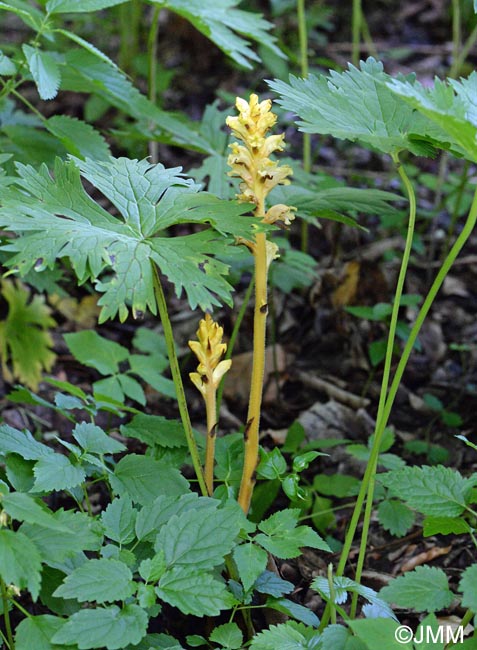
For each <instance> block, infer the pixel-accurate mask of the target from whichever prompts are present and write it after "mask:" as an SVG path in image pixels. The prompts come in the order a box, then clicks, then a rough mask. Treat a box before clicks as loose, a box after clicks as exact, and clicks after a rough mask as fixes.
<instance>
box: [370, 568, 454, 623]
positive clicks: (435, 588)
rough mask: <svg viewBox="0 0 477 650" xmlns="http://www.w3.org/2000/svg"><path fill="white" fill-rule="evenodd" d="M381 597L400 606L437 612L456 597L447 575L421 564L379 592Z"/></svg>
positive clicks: (440, 570)
mask: <svg viewBox="0 0 477 650" xmlns="http://www.w3.org/2000/svg"><path fill="white" fill-rule="evenodd" d="M379 595H380V597H381V598H383V599H384V600H385V601H387V602H388V603H395V604H396V605H398V606H399V607H413V608H414V609H416V610H417V611H418V612H435V611H436V610H438V609H444V607H448V606H449V605H450V604H451V602H452V600H453V599H454V594H453V593H452V592H451V591H450V589H449V584H448V582H447V576H446V574H445V573H444V571H442V569H438V568H437V567H430V566H420V567H417V569H414V571H409V572H408V573H405V574H404V575H403V576H400V577H399V578H395V579H394V580H392V581H391V583H390V584H389V585H386V587H383V588H382V589H381V591H380V592H379Z"/></svg>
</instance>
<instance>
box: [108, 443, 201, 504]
mask: <svg viewBox="0 0 477 650" xmlns="http://www.w3.org/2000/svg"><path fill="white" fill-rule="evenodd" d="M110 481H111V487H112V488H113V490H114V492H116V494H118V495H119V496H129V497H130V498H131V499H132V500H133V501H134V502H136V503H140V504H141V505H147V504H150V503H152V502H153V501H154V499H156V498H157V497H158V496H161V495H168V496H179V495H181V494H185V492H187V490H188V488H189V482H188V481H187V480H186V479H185V478H184V477H183V476H182V474H181V473H180V472H179V470H178V469H175V468H174V467H168V466H167V464H166V463H163V462H160V461H157V460H154V459H153V458H150V457H149V456H139V455H138V454H129V455H128V456H124V458H122V459H121V460H120V461H119V463H118V464H117V465H116V468H115V470H114V475H112V476H111V477H110Z"/></svg>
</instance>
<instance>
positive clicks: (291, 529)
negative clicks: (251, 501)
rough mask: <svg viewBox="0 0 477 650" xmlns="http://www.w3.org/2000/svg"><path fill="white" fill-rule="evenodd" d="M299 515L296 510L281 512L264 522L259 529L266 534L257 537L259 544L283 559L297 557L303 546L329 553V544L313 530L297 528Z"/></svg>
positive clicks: (305, 527) (304, 527) (306, 527)
mask: <svg viewBox="0 0 477 650" xmlns="http://www.w3.org/2000/svg"><path fill="white" fill-rule="evenodd" d="M299 513H300V511H299V510H298V509H296V508H295V509H288V510H281V511H280V512H276V513H275V514H273V515H272V516H271V517H269V518H268V519H266V520H265V521H262V522H261V523H260V524H259V526H258V528H259V530H261V531H262V533H265V534H259V535H257V536H256V537H255V541H256V542H257V544H260V546H263V548H264V549H265V550H267V551H268V552H269V553H272V555H276V556H277V557H279V558H282V559H288V558H293V557H297V556H298V555H300V554H301V548H302V547H303V546H309V547H311V548H318V549H320V550H322V551H329V550H330V547H329V546H328V544H327V543H326V542H325V541H324V540H323V539H322V538H321V537H320V536H319V535H318V533H317V532H315V531H314V530H313V529H312V528H310V527H309V526H298V527H296V523H297V521H298V517H299Z"/></svg>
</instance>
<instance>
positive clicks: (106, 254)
mask: <svg viewBox="0 0 477 650" xmlns="http://www.w3.org/2000/svg"><path fill="white" fill-rule="evenodd" d="M75 163H76V165H78V167H76V165H75ZM79 169H80V170H81V172H82V174H83V176H84V177H85V178H86V179H87V180H89V181H90V182H91V183H92V184H93V185H95V186H96V187H97V188H98V189H99V190H100V191H101V192H102V193H103V194H104V195H105V196H106V197H107V198H108V199H110V201H111V202H112V203H113V204H114V205H115V206H116V207H117V209H118V211H119V212H120V216H119V217H118V218H116V217H113V216H111V215H110V214H108V213H107V212H106V211H105V210H104V209H103V208H101V207H100V206H99V205H98V204H97V203H95V202H93V201H92V200H91V199H90V197H89V196H88V195H87V194H86V192H85V190H84V188H83V186H82V184H81V180H80V174H79ZM18 171H19V179H18V181H17V182H18V184H19V185H20V186H21V187H22V188H23V191H21V190H19V189H18V188H17V189H16V190H14V189H13V186H12V187H11V188H7V190H6V191H5V195H4V197H2V201H3V205H4V207H3V209H2V213H1V214H0V223H1V224H2V225H4V226H5V228H6V229H8V230H14V231H15V232H18V233H23V236H22V237H20V238H18V239H16V240H10V241H9V243H8V244H7V245H6V246H4V248H5V249H6V250H9V251H12V252H17V255H13V256H12V257H11V258H10V259H9V261H8V264H9V265H16V266H17V267H18V270H19V272H20V273H22V274H25V273H27V272H28V271H29V270H30V269H31V268H32V267H33V266H35V265H36V268H39V266H38V265H39V264H41V265H42V266H43V267H44V268H52V267H54V265H55V261H56V259H57V258H58V257H69V258H70V260H71V263H72V265H73V268H74V270H75V272H76V274H77V275H78V278H79V279H80V281H85V280H86V279H88V278H91V279H92V280H94V281H96V283H97V284H96V287H97V289H98V290H99V291H100V292H102V293H103V294H104V295H103V296H102V297H101V299H100V301H99V304H100V305H102V307H103V309H102V312H101V317H100V320H101V321H103V320H106V319H107V318H112V317H114V316H115V315H116V314H117V313H118V312H119V316H120V318H121V320H124V319H125V318H126V317H127V314H128V310H129V308H131V307H132V311H133V313H134V314H135V315H138V314H140V313H143V312H144V311H145V310H146V309H147V308H149V309H150V310H151V311H152V312H153V313H156V310H157V309H156V300H155V294H154V271H153V266H155V265H157V266H158V267H159V269H160V270H161V271H162V272H163V273H164V274H165V275H166V276H167V277H168V278H169V279H170V280H171V281H172V282H173V283H174V285H175V289H176V294H177V295H178V296H179V295H180V294H181V292H182V290H185V292H186V293H187V296H188V298H189V302H190V304H191V307H192V308H195V307H196V306H197V305H200V306H201V307H202V308H203V309H204V310H206V309H209V308H211V306H212V305H214V304H216V305H217V304H220V301H219V299H221V300H223V301H225V302H228V303H230V302H231V295H230V293H231V290H232V287H231V286H230V285H229V284H228V282H226V280H225V279H224V275H225V274H226V273H227V270H228V268H227V266H226V265H225V264H223V263H221V262H219V261H217V260H216V259H214V258H213V257H212V255H216V254H217V253H219V252H221V253H223V251H224V246H225V241H224V239H223V238H222V237H220V236H219V235H218V234H217V232H215V231H213V230H210V229H209V230H203V231H202V232H197V233H194V234H191V235H187V236H177V237H173V238H172V237H159V236H157V233H158V231H159V230H161V229H164V228H166V227H168V226H170V225H173V224H177V223H188V222H189V223H190V222H192V223H211V224H212V225H213V227H214V228H215V229H216V230H218V231H220V233H226V234H229V233H233V235H234V236H239V235H240V236H246V237H247V238H248V239H252V238H253V237H254V232H255V230H256V228H257V227H259V228H260V229H261V228H262V226H261V225H260V223H258V222H257V223H256V220H253V219H250V218H248V217H242V216H240V215H242V214H243V213H244V212H246V211H247V209H248V207H249V206H248V205H247V204H238V203H236V202H226V201H221V200H220V199H217V198H215V197H213V196H211V195H208V194H205V193H203V192H198V189H199V188H198V186H196V185H194V184H191V181H189V180H186V179H184V178H182V177H181V176H180V174H179V173H178V172H179V170H178V169H169V170H168V169H165V168H164V167H163V166H162V165H160V164H158V165H151V164H150V163H149V162H147V161H145V160H143V161H141V162H138V161H137V160H129V159H126V158H119V159H114V158H111V159H110V160H109V161H108V162H102V161H91V160H87V161H81V160H78V159H76V158H75V159H74V160H72V161H70V162H68V163H64V162H63V161H61V160H57V161H56V165H55V179H53V178H52V177H51V176H50V175H49V173H48V171H47V169H46V167H42V168H41V169H40V171H39V172H37V171H36V170H35V169H33V168H32V167H24V166H19V167H18ZM7 192H8V195H7ZM40 221H41V224H42V229H41V231H40V230H39V226H38V223H39V222H40ZM263 227H264V228H266V225H265V226H263ZM45 230H47V231H48V233H49V237H45V234H44V233H45ZM39 260H40V261H39ZM107 268H110V269H111V270H112V275H109V276H107V277H102V278H101V280H99V279H98V277H99V276H100V275H101V273H102V272H103V271H104V270H105V269H107Z"/></svg>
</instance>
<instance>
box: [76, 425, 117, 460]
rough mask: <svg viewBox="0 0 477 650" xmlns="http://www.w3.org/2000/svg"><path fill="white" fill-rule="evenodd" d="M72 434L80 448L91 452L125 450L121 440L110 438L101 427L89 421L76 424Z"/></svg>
mask: <svg viewBox="0 0 477 650" xmlns="http://www.w3.org/2000/svg"><path fill="white" fill-rule="evenodd" d="M72 435H73V438H74V439H75V440H76V442H77V443H78V444H79V445H80V447H81V448H82V449H84V450H85V451H89V452H90V453H92V454H117V453H119V452H120V451H126V447H125V445H123V443H122V442H119V441H118V440H115V439H114V438H110V437H109V436H108V435H107V434H106V433H105V432H104V431H103V429H101V427H98V426H97V425H96V424H92V423H91V422H80V423H79V424H77V425H76V426H75V428H74V429H73V432H72Z"/></svg>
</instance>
